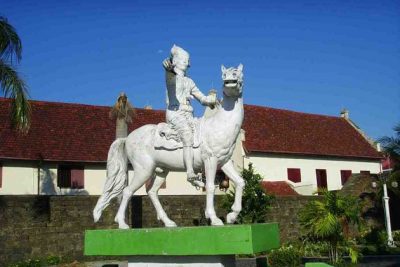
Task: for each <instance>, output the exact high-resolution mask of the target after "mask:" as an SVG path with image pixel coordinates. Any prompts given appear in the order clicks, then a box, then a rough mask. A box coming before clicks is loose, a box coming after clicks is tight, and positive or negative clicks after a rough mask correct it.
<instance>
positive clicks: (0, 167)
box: [0, 163, 3, 188]
mask: <svg viewBox="0 0 400 267" xmlns="http://www.w3.org/2000/svg"><path fill="white" fill-rule="evenodd" d="M2 187H3V165H2V164H1V163H0V188H2Z"/></svg>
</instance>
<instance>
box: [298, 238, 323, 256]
mask: <svg viewBox="0 0 400 267" xmlns="http://www.w3.org/2000/svg"><path fill="white" fill-rule="evenodd" d="M329 249H330V246H329V243H328V242H304V243H303V244H302V246H301V248H300V250H301V252H302V255H303V257H311V258H313V257H325V256H326V255H328V254H329Z"/></svg>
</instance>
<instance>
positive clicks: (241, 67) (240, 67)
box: [238, 63, 243, 71]
mask: <svg viewBox="0 0 400 267" xmlns="http://www.w3.org/2000/svg"><path fill="white" fill-rule="evenodd" d="M238 70H239V71H243V64H242V63H240V64H239V66H238Z"/></svg>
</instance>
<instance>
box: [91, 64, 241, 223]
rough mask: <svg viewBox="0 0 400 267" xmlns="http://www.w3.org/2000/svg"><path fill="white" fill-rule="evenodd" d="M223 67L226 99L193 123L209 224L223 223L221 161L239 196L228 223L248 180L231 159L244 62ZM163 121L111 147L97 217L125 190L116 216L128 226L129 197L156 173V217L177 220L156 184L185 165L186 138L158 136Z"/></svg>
mask: <svg viewBox="0 0 400 267" xmlns="http://www.w3.org/2000/svg"><path fill="white" fill-rule="evenodd" d="M221 70H222V80H223V95H224V96H223V101H222V103H221V105H217V106H216V107H215V109H216V111H215V112H214V114H213V115H211V116H209V117H202V118H201V119H200V120H198V122H197V123H196V124H197V125H196V127H195V128H196V131H198V132H197V133H195V136H198V139H199V142H198V143H199V145H198V146H197V147H196V142H195V145H194V150H193V152H194V153H193V154H194V161H193V162H194V169H195V171H196V172H201V170H202V169H203V167H204V170H205V175H206V184H205V188H206V194H207V201H206V209H205V217H206V218H208V219H210V221H211V225H223V222H222V221H221V220H220V219H219V218H218V217H217V215H216V213H215V209H214V191H215V184H214V180H215V174H216V171H217V169H218V168H219V167H220V168H221V170H222V171H223V172H224V173H225V174H226V176H228V177H229V179H230V180H231V181H232V182H233V183H234V185H235V200H234V203H233V205H232V211H231V212H230V213H228V215H227V218H226V222H227V223H234V222H235V221H236V219H237V216H238V214H239V212H240V211H241V210H242V192H243V187H244V185H245V183H244V180H243V178H242V177H241V176H240V175H239V174H238V172H237V171H236V170H235V168H234V164H233V162H232V160H231V157H232V153H233V150H234V148H235V144H236V140H237V137H238V134H239V132H240V129H241V126H242V122H243V117H244V110H243V98H242V89H243V72H242V71H243V65H242V64H240V65H239V66H238V67H237V68H233V67H232V68H228V69H226V68H225V67H224V66H222V67H221ZM163 126H165V123H160V124H158V125H153V124H149V125H144V126H142V127H140V128H138V129H136V130H134V131H133V132H131V133H130V134H129V136H128V137H127V138H119V139H117V140H115V141H114V142H113V143H112V145H111V147H110V150H109V152H108V159H107V179H106V182H105V185H104V191H103V194H102V195H101V196H100V198H99V200H98V201H97V205H96V207H95V208H94V210H93V217H94V221H95V222H97V221H98V220H99V219H100V217H101V213H102V211H103V210H104V209H105V208H106V207H107V206H108V204H109V203H110V201H111V199H112V198H114V197H116V196H119V195H120V194H121V193H122V200H121V204H120V207H119V210H118V212H117V215H116V216H115V222H117V223H118V225H119V228H120V229H127V228H129V225H128V224H126V222H125V213H126V208H127V206H128V202H129V199H130V198H131V197H132V195H133V194H134V193H135V191H136V190H138V189H139V188H140V187H141V186H142V185H143V184H144V183H145V182H146V181H147V180H149V179H152V180H151V181H152V182H151V184H152V185H151V187H150V189H149V190H148V191H147V194H148V195H149V197H150V199H151V201H152V203H153V205H154V207H155V209H156V211H157V218H158V219H159V220H161V221H162V222H163V223H164V225H165V226H166V227H175V226H176V223H175V222H173V221H172V220H171V219H170V218H168V216H167V214H166V213H165V211H164V209H163V207H162V206H161V203H160V201H159V199H158V190H159V189H160V187H161V185H162V184H163V183H164V181H165V179H166V176H167V174H168V172H169V171H170V170H179V171H185V166H184V162H183V154H182V153H183V149H182V144H179V143H178V142H176V141H175V140H171V139H170V140H167V139H165V138H163V137H161V136H160V133H159V131H160V129H162V128H163ZM195 139H196V138H195ZM160 140H161V144H163V145H161V148H160V147H159V146H157V145H156V144H157V142H158V143H160ZM171 145H172V147H171ZM165 148H167V149H165ZM171 148H172V149H171ZM128 159H129V162H130V163H131V164H132V166H133V169H134V176H133V179H132V181H131V183H130V184H129V185H127V179H128V177H127V169H128Z"/></svg>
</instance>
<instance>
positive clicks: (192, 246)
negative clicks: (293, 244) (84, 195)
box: [85, 223, 279, 256]
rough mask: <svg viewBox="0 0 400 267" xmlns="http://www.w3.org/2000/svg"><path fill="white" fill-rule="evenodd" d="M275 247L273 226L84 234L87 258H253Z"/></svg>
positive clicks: (114, 231) (253, 225)
mask: <svg viewBox="0 0 400 267" xmlns="http://www.w3.org/2000/svg"><path fill="white" fill-rule="evenodd" d="M278 247H279V230H278V224H277V223H265V224H251V225H227V226H197V227H177V228H149V229H128V230H117V229H116V230H87V231H86V233H85V255H87V256H96V255H103V256H110V255H120V256H133V255H152V256H171V255H179V256H195V255H235V254H253V253H258V252H265V251H269V250H271V249H274V248H278Z"/></svg>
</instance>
